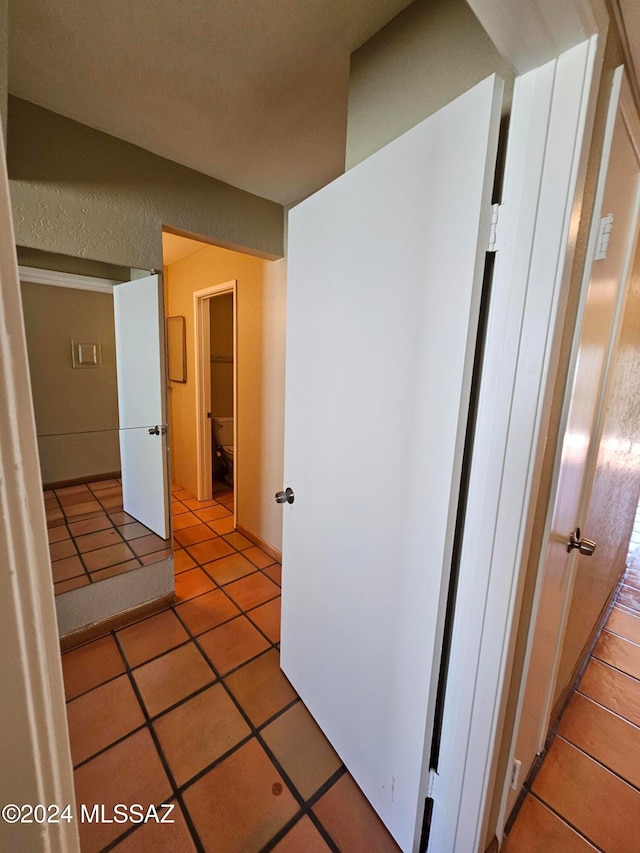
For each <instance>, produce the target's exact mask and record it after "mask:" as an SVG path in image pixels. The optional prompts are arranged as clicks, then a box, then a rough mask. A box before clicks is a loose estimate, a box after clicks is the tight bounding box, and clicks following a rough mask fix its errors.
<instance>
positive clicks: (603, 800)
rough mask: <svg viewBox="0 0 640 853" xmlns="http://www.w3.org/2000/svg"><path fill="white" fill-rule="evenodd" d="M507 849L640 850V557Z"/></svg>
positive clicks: (513, 852) (556, 852)
mask: <svg viewBox="0 0 640 853" xmlns="http://www.w3.org/2000/svg"><path fill="white" fill-rule="evenodd" d="M502 849H503V851H504V853H534V851H540V853H543V851H544V853H587V851H593V850H600V851H604V853H637V851H638V850H639V849H640V555H639V556H638V557H635V558H634V559H633V561H632V562H631V563H630V564H629V569H628V571H627V574H626V576H625V579H624V584H623V585H622V587H621V588H620V591H619V593H618V596H617V599H616V601H615V605H614V607H613V609H612V610H611V613H610V615H609V618H608V620H607V623H606V625H605V627H604V629H603V631H602V633H601V635H600V637H599V639H598V641H597V643H596V645H595V647H594V649H593V653H592V655H591V657H590V659H589V663H588V665H587V667H586V669H585V671H584V674H583V676H582V678H581V680H580V683H579V685H578V689H577V691H576V692H575V693H574V695H573V696H572V698H571V700H570V702H569V703H568V705H567V707H566V709H565V711H564V713H563V715H562V717H561V719H560V723H559V727H558V733H557V735H556V737H555V739H554V740H553V742H552V744H551V747H550V748H549V751H548V752H547V755H546V756H545V759H544V761H543V763H542V766H541V768H540V770H539V771H538V773H537V775H536V777H535V779H534V781H533V784H532V786H531V790H530V792H529V793H528V794H527V796H526V798H525V800H524V802H523V804H522V808H521V809H520V812H519V814H518V816H517V818H516V820H515V823H514V825H513V828H512V829H511V831H510V833H509V835H508V836H507V840H506V843H505V844H504V846H503V848H502Z"/></svg>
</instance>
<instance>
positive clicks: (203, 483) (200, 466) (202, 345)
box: [193, 279, 239, 524]
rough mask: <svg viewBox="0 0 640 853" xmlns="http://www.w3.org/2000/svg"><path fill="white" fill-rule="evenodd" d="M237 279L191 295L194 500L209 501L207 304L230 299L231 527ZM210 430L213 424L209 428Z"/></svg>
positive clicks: (236, 460)
mask: <svg viewBox="0 0 640 853" xmlns="http://www.w3.org/2000/svg"><path fill="white" fill-rule="evenodd" d="M237 285H238V282H237V279H232V280H231V281H226V282H224V283H222V284H214V285H213V286H212V287H206V288H204V290H196V291H195V293H194V294H193V337H194V364H195V395H196V477H197V491H198V494H197V498H198V500H199V501H208V500H211V493H212V482H211V467H212V459H211V436H210V432H209V429H208V428H207V426H206V421H207V412H209V411H210V410H211V360H210V340H209V314H208V312H209V304H208V302H209V300H210V299H212V298H213V297H215V296H222V294H224V293H231V294H232V295H233V447H234V450H233V453H234V463H233V464H234V479H233V488H234V492H235V501H234V524H235V521H236V513H237V506H238V492H237V489H238V464H239V453H238V334H237V332H238V320H237V316H238V296H237ZM211 429H213V424H212V425H211Z"/></svg>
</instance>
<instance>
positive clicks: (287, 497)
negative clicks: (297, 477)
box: [276, 486, 295, 504]
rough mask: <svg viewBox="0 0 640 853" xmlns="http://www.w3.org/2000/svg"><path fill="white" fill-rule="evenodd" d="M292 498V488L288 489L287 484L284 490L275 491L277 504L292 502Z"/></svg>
mask: <svg viewBox="0 0 640 853" xmlns="http://www.w3.org/2000/svg"><path fill="white" fill-rule="evenodd" d="M294 500H295V495H294V494H293V489H290V488H289V487H288V486H287V488H286V489H285V490H284V492H276V503H277V504H292V503H293V501H294Z"/></svg>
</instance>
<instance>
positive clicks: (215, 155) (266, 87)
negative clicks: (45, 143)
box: [9, 0, 408, 204]
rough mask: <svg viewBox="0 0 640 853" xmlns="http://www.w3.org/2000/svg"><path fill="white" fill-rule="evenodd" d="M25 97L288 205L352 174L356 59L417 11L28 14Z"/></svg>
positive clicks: (127, 7) (82, 8) (267, 0)
mask: <svg viewBox="0 0 640 853" xmlns="http://www.w3.org/2000/svg"><path fill="white" fill-rule="evenodd" d="M9 5H10V28H9V88H10V91H11V93H12V94H14V95H17V96H18V97H20V98H24V99H25V100H28V101H32V102H33V103H35V104H39V105H40V106H43V107H46V108H47V109H50V110H53V111H54V112H57V113H60V114H62V115H64V116H67V117H69V118H72V119H75V120H76V121H79V122H82V123H84V124H87V125H89V126H91V127H94V128H97V129H98V130H102V131H105V132H106V133H110V134H112V135H113V136H117V137H119V138H121V139H124V140H126V141H128V142H132V143H134V144H135V145H139V146H141V147H142V148H146V149H148V150H149V151H153V152H154V153H156V154H159V155H161V156H163V157H167V158H169V159H171V160H175V161H176V162H178V163H182V164H183V165H185V166H190V167H191V168H193V169H197V170H198V171H200V172H204V173H205V174H207V175H211V176H213V177H216V178H219V179H220V180H223V181H227V182H228V183H230V184H233V185H235V186H237V187H241V188H242V189H245V190H248V191H249V192H253V193H256V194H258V195H261V196H264V197H266V198H269V199H272V200H274V201H278V202H280V203H283V204H286V203H289V202H293V201H296V200H298V199H300V198H302V197H304V196H306V195H308V194H309V193H310V192H312V191H314V190H315V189H317V188H318V187H320V186H322V185H323V184H325V183H326V182H327V181H329V180H331V179H332V178H334V177H335V176H336V175H337V174H339V173H340V172H341V171H342V169H343V168H344V143H345V132H346V115H347V92H348V74H349V56H350V54H351V53H352V51H353V50H355V49H356V48H357V47H359V46H360V45H361V44H363V43H364V42H365V41H366V40H367V39H369V38H370V37H371V36H372V35H373V34H374V33H375V32H377V31H378V30H379V29H380V28H381V27H382V26H384V24H386V23H387V22H388V21H389V20H390V19H391V18H392V17H394V16H395V15H396V14H398V12H400V11H401V10H402V9H403V8H404V7H405V6H407V5H408V2H407V0H244V2H238V0H182V2H176V0H91V2H87V0H19V2H11V3H10V4H9Z"/></svg>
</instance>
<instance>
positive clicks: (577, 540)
mask: <svg viewBox="0 0 640 853" xmlns="http://www.w3.org/2000/svg"><path fill="white" fill-rule="evenodd" d="M574 548H577V549H578V550H579V551H580V553H581V554H584V555H585V557H591V555H592V554H593V552H594V551H595V550H596V543H595V542H594V541H593V539H583V538H582V533H581V531H580V528H579V527H576V529H575V530H574V531H573V533H572V534H571V536H570V537H569V541H568V542H567V551H568V552H569V553H571V551H573V549H574Z"/></svg>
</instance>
